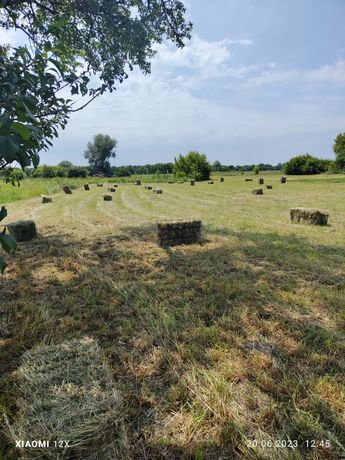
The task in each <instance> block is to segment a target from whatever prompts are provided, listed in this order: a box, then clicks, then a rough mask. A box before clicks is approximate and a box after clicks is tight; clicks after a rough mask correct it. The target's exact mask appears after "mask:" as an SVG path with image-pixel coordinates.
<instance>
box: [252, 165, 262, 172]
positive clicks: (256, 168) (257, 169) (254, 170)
mask: <svg viewBox="0 0 345 460" xmlns="http://www.w3.org/2000/svg"><path fill="white" fill-rule="evenodd" d="M259 172H260V168H259V166H254V168H253V173H254V174H259Z"/></svg>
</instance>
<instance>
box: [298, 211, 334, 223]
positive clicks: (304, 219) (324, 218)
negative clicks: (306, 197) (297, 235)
mask: <svg viewBox="0 0 345 460" xmlns="http://www.w3.org/2000/svg"><path fill="white" fill-rule="evenodd" d="M328 217H329V214H328V212H327V211H320V210H319V209H312V208H292V209H290V222H292V223H298V224H309V225H327V222H328Z"/></svg>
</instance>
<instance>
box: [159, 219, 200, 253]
mask: <svg viewBox="0 0 345 460" xmlns="http://www.w3.org/2000/svg"><path fill="white" fill-rule="evenodd" d="M201 229H202V222H201V220H193V221H182V222H164V223H158V224H157V237H158V244H159V246H162V247H168V246H177V245H180V244H196V243H200V241H201Z"/></svg>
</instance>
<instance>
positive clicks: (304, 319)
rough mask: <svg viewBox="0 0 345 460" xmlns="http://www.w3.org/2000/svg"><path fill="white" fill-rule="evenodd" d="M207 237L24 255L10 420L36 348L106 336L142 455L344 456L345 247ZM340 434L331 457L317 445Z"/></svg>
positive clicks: (11, 362) (8, 324) (241, 235)
mask: <svg viewBox="0 0 345 460" xmlns="http://www.w3.org/2000/svg"><path fill="white" fill-rule="evenodd" d="M52 231H53V230H52ZM205 236H206V242H205V244H203V245H201V246H200V245H193V246H181V247H175V248H172V249H170V250H168V251H165V250H163V249H161V248H159V247H157V245H156V242H155V232H154V226H153V225H147V226H143V227H140V228H139V227H129V228H122V229H121V232H120V233H119V234H117V235H114V236H107V237H102V236H100V237H98V238H94V237H88V236H87V235H85V237H84V238H80V239H74V238H73V237H72V236H70V235H68V234H59V235H56V234H54V233H52V234H47V235H45V236H40V238H38V239H36V240H33V241H32V242H30V243H26V244H23V245H20V248H19V251H18V253H17V255H16V256H15V257H14V259H13V261H12V264H11V265H12V268H11V269H10V270H9V271H8V272H7V274H6V276H5V277H4V278H2V279H1V280H0V283H1V292H2V302H1V313H2V320H1V322H0V339H2V340H1V345H2V356H3V359H2V363H1V372H2V374H3V375H4V377H3V378H2V379H1V381H0V385H1V387H0V389H1V390H2V391H3V397H2V398H1V404H2V406H3V407H4V409H5V411H6V412H7V413H8V414H9V416H11V413H12V412H13V413H14V412H15V407H16V405H15V404H16V401H15V398H16V396H17V395H16V394H15V392H14V391H13V379H12V377H11V371H12V370H14V369H15V368H16V367H17V365H18V359H19V358H20V355H21V354H22V353H23V351H24V350H25V349H28V348H31V347H32V346H33V345H35V344H36V343H41V342H59V341H62V340H64V339H69V338H72V337H80V336H83V335H92V336H93V337H95V338H96V339H98V341H99V343H100V344H101V346H102V347H103V349H104V351H105V353H106V355H107V357H108V359H109V361H110V362H111V364H112V367H113V373H114V378H115V379H116V380H117V381H118V382H119V384H120V386H121V388H122V391H123V393H124V397H125V399H126V405H127V413H126V419H127V426H128V431H129V438H130V441H131V446H132V447H131V458H157V459H158V458H166V459H170V458H171V459H175V458H176V459H178V458H184V457H185V458H258V455H259V454H258V452H255V451H254V450H252V449H249V448H248V447H247V441H248V439H249V440H250V439H253V438H254V437H258V436H261V437H263V438H264V439H266V440H267V439H269V438H270V439H279V438H280V439H288V438H289V439H297V440H298V442H299V449H298V454H299V455H300V458H339V457H340V455H344V453H343V450H342V447H341V446H344V444H345V435H344V422H343V419H342V418H341V404H342V403H341V399H340V400H339V394H340V393H339V391H341V388H342V387H341V375H342V373H343V372H344V367H345V363H344V351H345V349H344V338H345V336H344V332H343V331H344V324H345V314H344V309H343V301H344V288H345V284H344V268H343V267H345V250H343V249H339V248H338V247H332V246H322V245H313V244H311V243H310V241H308V240H306V239H303V238H297V237H295V236H287V237H282V236H281V235H278V234H275V233H266V234H261V233H255V232H234V231H229V230H226V229H220V230H217V231H208V232H206V235H205ZM339 401H340V402H339ZM329 438H331V442H332V447H331V448H328V450H325V449H324V448H323V447H319V448H318V449H314V450H312V449H307V447H306V444H305V441H306V440H308V439H320V440H321V439H329ZM266 454H267V452H266ZM266 454H265V455H266ZM262 455H263V454H262ZM271 455H272V456H271V457H269V458H277V459H278V458H299V457H298V456H296V457H293V456H292V454H291V456H289V455H290V453H289V452H287V451H284V452H283V453H282V451H279V450H278V451H277V452H276V453H275V451H272V454H271ZM296 455H297V454H296ZM327 455H328V456H327ZM263 458H265V457H263Z"/></svg>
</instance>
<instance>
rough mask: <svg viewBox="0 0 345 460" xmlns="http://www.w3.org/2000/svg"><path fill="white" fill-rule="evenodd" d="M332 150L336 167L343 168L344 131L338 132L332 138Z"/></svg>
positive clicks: (344, 162)
mask: <svg viewBox="0 0 345 460" xmlns="http://www.w3.org/2000/svg"><path fill="white" fill-rule="evenodd" d="M333 150H334V153H335V158H336V159H335V162H336V165H337V166H338V168H341V169H345V133H340V134H338V136H337V137H336V138H335V139H334V145H333Z"/></svg>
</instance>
